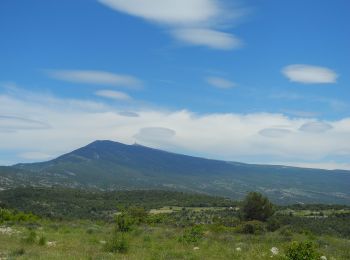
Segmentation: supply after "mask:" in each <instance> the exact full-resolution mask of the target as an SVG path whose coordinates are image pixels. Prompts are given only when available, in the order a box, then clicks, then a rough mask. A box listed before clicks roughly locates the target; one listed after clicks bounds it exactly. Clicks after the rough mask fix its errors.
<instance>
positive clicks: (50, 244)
mask: <svg viewBox="0 0 350 260" xmlns="http://www.w3.org/2000/svg"><path fill="white" fill-rule="evenodd" d="M56 243H57V242H56V241H47V243H46V245H47V246H56Z"/></svg>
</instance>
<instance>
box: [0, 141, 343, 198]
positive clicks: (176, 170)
mask: <svg viewBox="0 0 350 260" xmlns="http://www.w3.org/2000/svg"><path fill="white" fill-rule="evenodd" d="M11 170H12V171H18V172H16V173H15V174H12V175H11V176H12V177H13V178H14V179H16V178H17V176H18V175H20V176H22V178H19V179H20V180H22V181H21V182H19V183H20V185H22V184H23V175H25V174H24V173H25V172H27V175H26V176H27V177H26V178H27V179H30V182H31V184H33V183H34V184H35V185H39V186H51V185H59V186H64V187H73V188H74V187H79V188H95V189H103V190H128V189H173V190H179V191H187V192H200V193H206V194H214V195H217V196H227V197H231V198H235V199H238V198H242V197H243V196H244V194H245V193H246V192H247V191H252V190H254V191H260V192H263V193H265V194H267V195H268V196H269V197H270V198H271V199H272V200H273V201H274V202H277V203H283V204H285V203H297V202H304V203H318V202H322V203H341V204H350V189H349V188H348V187H349V186H350V173H349V172H347V171H327V170H319V169H304V168H295V167H285V166H267V165H252V164H243V163H235V162H225V161H218V160H209V159H203V158H197V157H192V156H186V155H180V154H174V153H169V152H165V151H161V150H157V149H152V148H148V147H144V146H140V145H125V144H121V143H117V142H112V141H95V142H93V143H91V144H89V145H87V146H85V147H82V148H80V149H77V150H75V151H73V152H71V153H68V154H65V155H62V156H60V157H58V158H56V159H54V160H51V161H48V162H42V163H32V164H18V165H15V166H13V167H11ZM0 176H5V174H4V173H3V172H2V171H1V168H0ZM6 176H7V177H6V178H10V177H8V176H9V174H8V173H7V174H6ZM0 183H1V182H0ZM13 183H16V181H13ZM8 186H9V185H8ZM0 188H1V187H0ZM2 188H8V187H2Z"/></svg>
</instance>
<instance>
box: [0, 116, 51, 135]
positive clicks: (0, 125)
mask: <svg viewBox="0 0 350 260" xmlns="http://www.w3.org/2000/svg"><path fill="white" fill-rule="evenodd" d="M49 127H50V126H49V125H48V124H47V123H45V122H40V121H38V120H34V119H31V118H24V117H19V116H13V115H0V131H3V132H14V131H17V130H25V129H45V128H49Z"/></svg>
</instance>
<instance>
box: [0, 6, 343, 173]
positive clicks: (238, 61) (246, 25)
mask: <svg viewBox="0 0 350 260" xmlns="http://www.w3.org/2000/svg"><path fill="white" fill-rule="evenodd" d="M349 9H350V3H349V1H346V0H336V1H334V0H320V1H302V0H296V1H277V0H274V1H272V0H270V1H259V0H255V1H254V0H250V1H225V0H179V1H176V3H175V1H170V0H147V1H146V0H144V1H140V0H129V1H122V0H100V1H98V0H75V1H71V0H60V1H45V0H33V1H19V0H3V1H1V3H0V35H1V40H0V57H1V59H0V143H2V144H3V145H0V155H1V158H2V159H0V164H11V163H16V162H20V161H35V160H44V159H49V158H53V157H55V156H57V155H59V154H60V153H63V152H67V151H69V150H70V149H74V148H76V147H79V146H81V145H84V144H86V143H87V142H89V141H93V140H94V139H113V140H116V141H121V142H126V143H133V142H139V143H142V144H145V145H149V146H153V147H158V148H162V149H167V150H171V151H175V152H183V153H188V154H194V155H200V156H206V157H211V158H218V159H225V160H236V161H237V160H238V161H245V162H258V163H281V164H289V165H304V166H315V167H322V168H350V163H349V159H350V149H349V148H347V147H350V143H347V142H349V141H347V140H350V123H349V122H350V119H349V118H350V109H349V105H350V103H349V100H350V90H349V85H350V78H349V77H350V76H349V69H350V59H349V57H350V48H349V47H348V46H350V28H349V26H347V24H350V18H349V15H348V10H349ZM131 115H133V116H131ZM91 120H95V121H94V122H96V124H92V125H91V122H92V121H91ZM111 122H113V123H111ZM76 124H77V125H76ZM83 126H85V128H83ZM77 129H78V130H79V131H78V130H77ZM48 145H49V146H50V148H48V147H47V146H48Z"/></svg>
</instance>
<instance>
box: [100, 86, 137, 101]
mask: <svg viewBox="0 0 350 260" xmlns="http://www.w3.org/2000/svg"><path fill="white" fill-rule="evenodd" d="M95 95H96V96H99V97H104V98H109V99H114V100H130V99H131V97H130V96H129V95H128V94H126V93H124V92H120V91H114V90H107V89H105V90H98V91H96V92H95Z"/></svg>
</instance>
